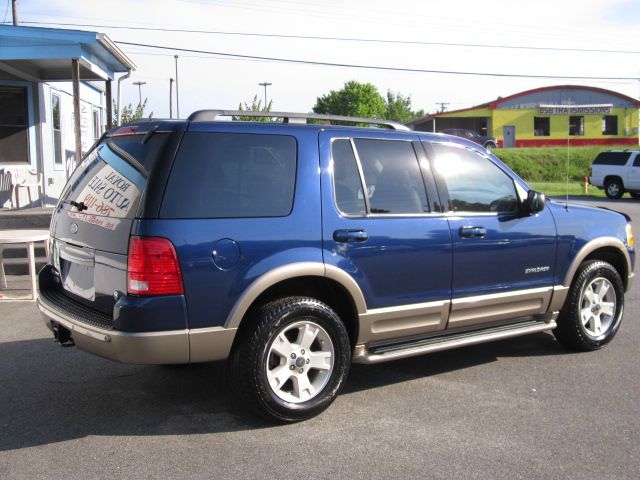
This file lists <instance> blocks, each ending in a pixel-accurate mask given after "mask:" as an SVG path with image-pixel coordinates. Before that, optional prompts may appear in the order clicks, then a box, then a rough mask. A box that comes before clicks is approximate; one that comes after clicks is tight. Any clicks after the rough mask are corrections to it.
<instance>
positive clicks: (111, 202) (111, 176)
mask: <svg viewBox="0 0 640 480" xmlns="http://www.w3.org/2000/svg"><path fill="white" fill-rule="evenodd" d="M139 196H140V190H138V188H137V187H136V186H135V185H134V184H133V182H132V181H131V180H129V179H128V178H126V177H125V176H124V175H123V174H121V173H120V172H119V171H117V170H116V169H114V168H113V167H112V166H111V165H108V164H104V165H103V166H102V167H101V168H100V169H99V170H98V171H97V172H95V173H94V175H93V177H92V178H91V180H90V181H89V183H87V185H86V186H85V187H84V189H83V190H82V192H80V195H78V197H77V200H78V201H80V202H83V203H84V205H85V207H86V210H85V213H86V214H93V215H102V216H105V217H116V218H126V217H127V216H128V214H129V212H130V210H131V208H132V206H133V205H134V204H135V202H136V200H137V199H138V197H139Z"/></svg>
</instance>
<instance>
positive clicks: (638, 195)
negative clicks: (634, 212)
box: [629, 192, 640, 199]
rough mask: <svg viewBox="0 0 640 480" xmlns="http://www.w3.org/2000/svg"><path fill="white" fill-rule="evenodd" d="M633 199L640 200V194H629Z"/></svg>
mask: <svg viewBox="0 0 640 480" xmlns="http://www.w3.org/2000/svg"><path fill="white" fill-rule="evenodd" d="M629 195H631V198H635V199H640V192H629Z"/></svg>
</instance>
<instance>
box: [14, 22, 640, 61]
mask: <svg viewBox="0 0 640 480" xmlns="http://www.w3.org/2000/svg"><path fill="white" fill-rule="evenodd" d="M22 23H23V24H27V23H28V24H31V25H62V26H65V27H91V28H113V29H122V30H140V31H154V32H173V33H197V34H207V35H228V36H244V37H267V38H284V39H289V40H291V39H297V40H329V41H338V42H359V43H381V44H396V45H423V46H441V47H442V46H443V47H464V48H498V49H508V50H536V51H554V52H581V53H616V54H623V55H640V51H639V50H609V49H599V48H569V47H566V48H564V47H532V46H528V45H504V44H489V43H451V42H427V41H422V40H389V39H380V38H357V37H324V36H314V35H286V34H278V33H252V32H227V31H222V30H199V29H188V28H168V27H137V26H124V25H101V24H95V23H60V22H35V21H30V22H22Z"/></svg>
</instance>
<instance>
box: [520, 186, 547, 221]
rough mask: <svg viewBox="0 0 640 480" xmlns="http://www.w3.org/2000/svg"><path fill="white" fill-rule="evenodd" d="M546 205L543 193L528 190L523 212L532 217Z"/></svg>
mask: <svg viewBox="0 0 640 480" xmlns="http://www.w3.org/2000/svg"><path fill="white" fill-rule="evenodd" d="M546 203H547V198H546V197H545V195H544V193H542V192H538V191H536V190H529V193H528V194H527V199H526V200H525V201H524V205H523V206H524V212H525V213H526V214H527V215H533V214H535V213H538V212H541V211H542V210H544V206H545V204H546Z"/></svg>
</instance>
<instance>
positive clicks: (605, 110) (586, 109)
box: [538, 104, 613, 115]
mask: <svg viewBox="0 0 640 480" xmlns="http://www.w3.org/2000/svg"><path fill="white" fill-rule="evenodd" d="M612 110H613V105H610V104H609V105H540V107H538V111H539V113H540V115H609V114H610V113H611V111H612Z"/></svg>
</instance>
